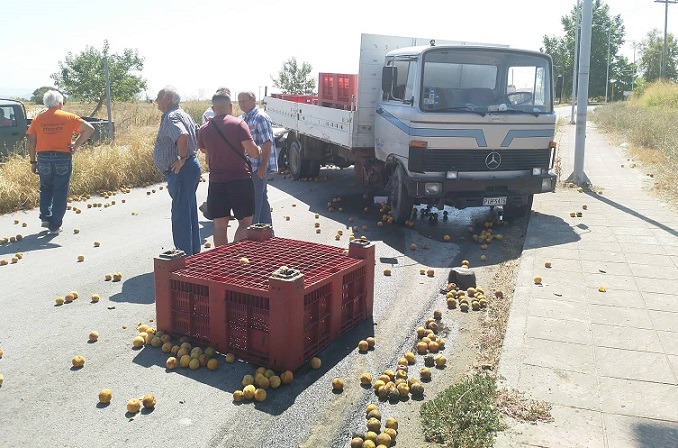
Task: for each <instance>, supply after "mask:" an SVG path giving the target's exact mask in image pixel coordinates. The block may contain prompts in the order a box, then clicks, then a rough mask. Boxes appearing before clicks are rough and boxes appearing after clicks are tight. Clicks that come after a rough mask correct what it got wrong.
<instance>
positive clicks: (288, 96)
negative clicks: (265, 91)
mask: <svg viewBox="0 0 678 448" xmlns="http://www.w3.org/2000/svg"><path fill="white" fill-rule="evenodd" d="M271 96H272V97H273V98H278V99H281V100H286V101H294V102H295V103H302V104H318V97H317V96H315V95H295V94H292V93H273V94H271Z"/></svg>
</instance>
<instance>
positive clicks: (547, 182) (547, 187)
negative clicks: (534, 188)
mask: <svg viewBox="0 0 678 448" xmlns="http://www.w3.org/2000/svg"><path fill="white" fill-rule="evenodd" d="M551 190H553V185H552V184H551V178H550V177H545V178H543V179H542V180H541V191H551Z"/></svg>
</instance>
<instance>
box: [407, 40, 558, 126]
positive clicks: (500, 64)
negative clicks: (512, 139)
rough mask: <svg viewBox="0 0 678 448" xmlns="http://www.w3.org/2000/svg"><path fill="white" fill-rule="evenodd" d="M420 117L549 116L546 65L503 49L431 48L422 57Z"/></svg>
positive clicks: (543, 59)
mask: <svg viewBox="0 0 678 448" xmlns="http://www.w3.org/2000/svg"><path fill="white" fill-rule="evenodd" d="M422 59H423V74H422V83H421V88H422V91H421V94H420V101H419V107H420V108H421V109H422V110H424V111H441V112H443V111H466V110H468V111H475V112H478V111H481V112H492V113H494V112H497V113H501V112H508V113H515V112H516V111H518V112H525V113H531V114H535V113H551V112H552V111H553V97H552V95H551V90H552V89H551V60H550V59H549V58H548V56H546V55H543V56H540V55H537V54H533V53H528V52H521V51H517V50H512V49H508V48H492V49H484V48H445V47H440V48H436V47H433V48H431V49H430V50H428V51H426V52H425V53H424V57H423V58H422Z"/></svg>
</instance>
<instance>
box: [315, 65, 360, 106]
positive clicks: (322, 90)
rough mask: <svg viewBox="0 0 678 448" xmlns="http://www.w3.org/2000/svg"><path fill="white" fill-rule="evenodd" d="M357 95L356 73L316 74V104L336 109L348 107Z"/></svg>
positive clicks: (353, 102)
mask: <svg viewBox="0 0 678 448" xmlns="http://www.w3.org/2000/svg"><path fill="white" fill-rule="evenodd" d="M357 97H358V75H348V74H345V73H319V74H318V104H320V105H321V106H328V107H334V108H337V109H347V110H348V109H350V108H351V104H353V105H355V104H356V101H357Z"/></svg>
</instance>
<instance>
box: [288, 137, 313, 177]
mask: <svg viewBox="0 0 678 448" xmlns="http://www.w3.org/2000/svg"><path fill="white" fill-rule="evenodd" d="M287 163H288V164H289V168H290V173H292V177H293V178H294V179H295V180H299V179H306V178H309V177H318V175H319V174H320V161H319V160H312V159H306V158H304V157H302V156H301V143H300V142H299V140H297V139H296V138H295V139H292V140H290V141H289V142H288V146H287Z"/></svg>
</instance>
